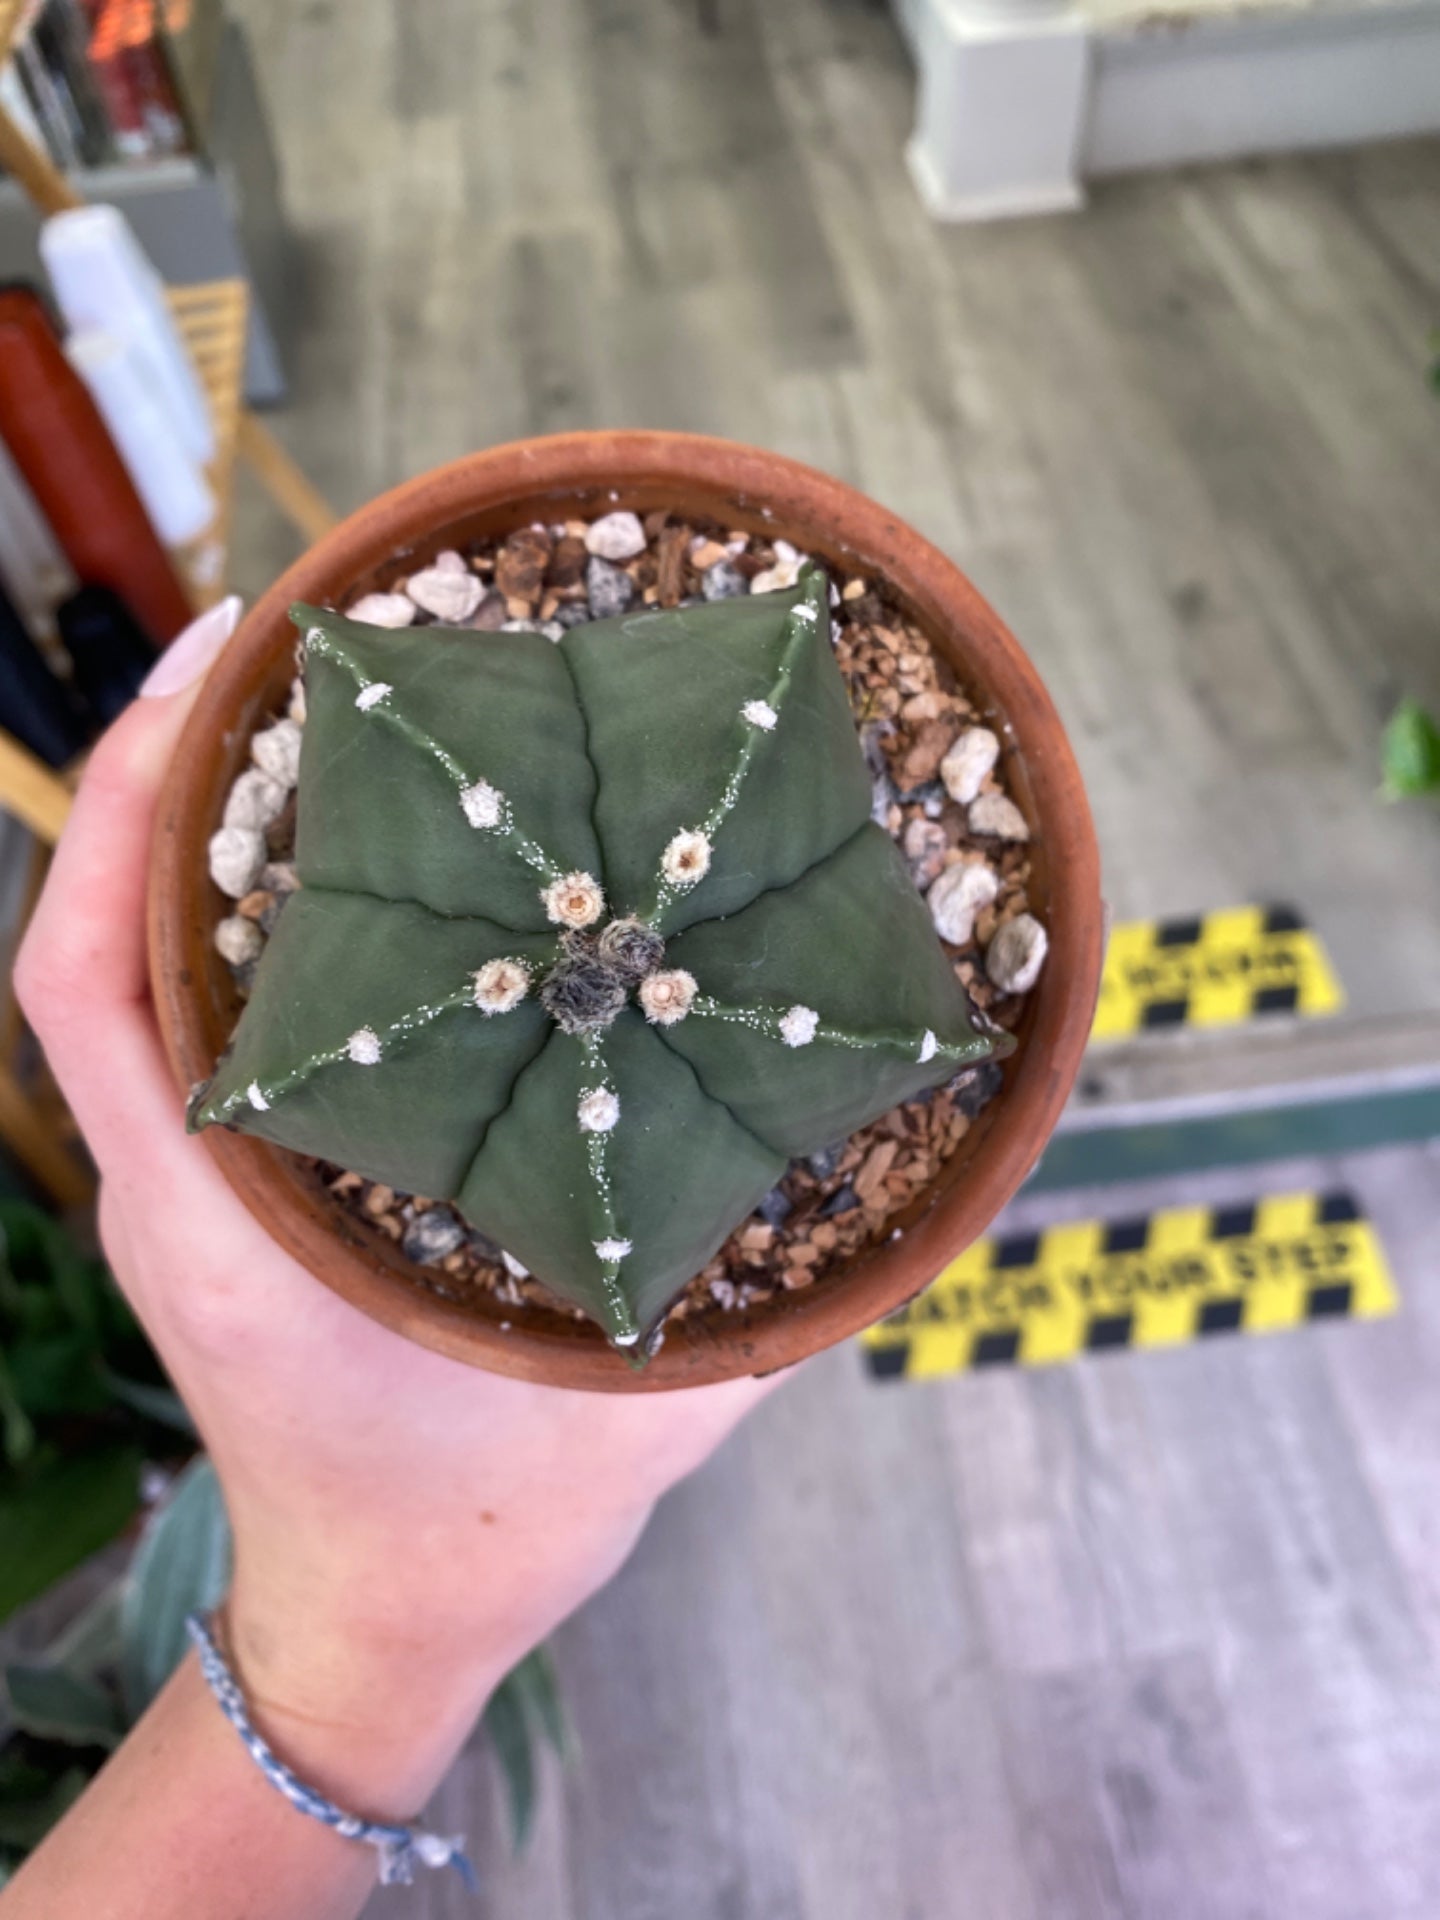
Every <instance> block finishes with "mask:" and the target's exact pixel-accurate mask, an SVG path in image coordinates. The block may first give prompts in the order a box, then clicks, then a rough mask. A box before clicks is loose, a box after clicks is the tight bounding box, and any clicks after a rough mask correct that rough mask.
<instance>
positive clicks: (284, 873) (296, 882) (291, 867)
mask: <svg viewBox="0 0 1440 1920" xmlns="http://www.w3.org/2000/svg"><path fill="white" fill-rule="evenodd" d="M260 885H261V886H262V887H266V888H268V889H269V891H270V892H271V893H297V892H298V891H299V888H300V875H299V874H298V873H297V872H296V871H295V862H294V861H293V860H271V861H269V862H267V864H266V865H265V866H263V867H262V868H261V869H260Z"/></svg>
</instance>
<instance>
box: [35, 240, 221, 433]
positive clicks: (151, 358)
mask: <svg viewBox="0 0 1440 1920" xmlns="http://www.w3.org/2000/svg"><path fill="white" fill-rule="evenodd" d="M40 256H41V258H42V259H43V261H44V262H45V271H46V272H47V273H48V274H49V276H50V284H51V286H52V287H53V288H54V291H55V299H56V302H57V304H58V306H59V308H60V311H61V313H62V314H63V315H64V318H65V323H66V325H67V326H68V327H69V328H70V329H71V330H72V331H73V332H76V333H88V332H94V331H100V332H104V333H108V334H109V335H110V336H111V337H112V338H113V339H115V340H117V341H119V343H120V345H121V346H122V347H123V348H124V349H125V350H126V352H127V353H128V354H129V355H131V356H133V358H134V359H135V361H136V363H137V364H143V366H144V368H145V376H146V380H147V383H148V385H149V386H150V388H151V390H152V392H155V393H157V394H159V395H161V396H162V397H163V403H164V405H165V407H166V410H167V411H168V412H169V413H170V415H171V416H172V417H173V419H174V421H175V425H176V431H177V432H178V434H179V436H180V441H181V444H182V446H183V447H184V448H185V450H186V452H187V453H188V454H189V455H190V456H191V458H192V459H193V460H195V461H198V462H199V463H200V464H201V465H202V466H203V465H204V464H205V462H206V461H208V460H211V459H213V458H214V455H215V434H214V431H213V428H212V426H211V423H210V410H209V407H208V406H207V404H206V400H205V389H204V388H203V387H202V386H201V384H200V379H199V376H198V374H197V373H196V371H195V368H194V366H193V365H192V364H191V361H190V356H189V354H188V353H186V351H185V343H184V341H183V340H182V339H181V337H180V333H179V330H178V329H177V327H176V325H175V322H174V320H173V319H172V318H171V314H170V309H169V307H168V306H167V305H166V301H165V288H164V284H163V282H162V281H161V279H160V276H159V274H157V273H156V271H155V269H154V267H153V266H151V264H150V260H149V257H148V255H147V254H146V253H145V251H144V249H143V248H142V247H141V245H140V242H139V241H138V240H137V239H136V238H135V235H134V232H133V231H132V229H131V226H130V223H129V221H128V220H127V219H126V218H125V216H124V215H123V214H122V213H120V212H118V211H117V210H116V209H115V208H114V207H107V206H93V207H72V208H69V209H68V210H67V211H66V212H64V213H57V214H53V215H52V216H51V218H50V219H48V220H47V221H46V222H45V224H44V225H43V226H42V227H41V229H40Z"/></svg>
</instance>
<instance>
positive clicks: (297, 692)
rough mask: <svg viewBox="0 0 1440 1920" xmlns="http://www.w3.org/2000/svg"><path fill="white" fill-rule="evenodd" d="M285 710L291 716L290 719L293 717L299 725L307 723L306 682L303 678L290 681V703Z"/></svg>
mask: <svg viewBox="0 0 1440 1920" xmlns="http://www.w3.org/2000/svg"><path fill="white" fill-rule="evenodd" d="M285 711H286V713H287V714H288V716H289V717H290V719H292V720H293V721H294V722H295V724H296V726H297V727H303V726H304V724H305V682H304V681H303V680H292V681H291V682H290V705H289V706H288V707H287V708H286V709H285Z"/></svg>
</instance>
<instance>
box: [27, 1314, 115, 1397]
mask: <svg viewBox="0 0 1440 1920" xmlns="http://www.w3.org/2000/svg"><path fill="white" fill-rule="evenodd" d="M98 1357H99V1356H98V1350H97V1348H96V1346H95V1343H94V1341H93V1340H92V1338H91V1336H90V1335H89V1334H88V1333H87V1332H86V1331H85V1330H84V1329H83V1328H76V1327H69V1328H66V1329H65V1330H63V1331H62V1332H59V1333H51V1334H41V1335H35V1336H32V1337H30V1338H28V1339H23V1340H18V1341H16V1343H15V1344H14V1346H13V1347H11V1348H10V1351H9V1354H8V1360H9V1365H10V1377H11V1379H12V1380H13V1381H14V1384H15V1391H16V1394H17V1395H18V1397H19V1399H20V1402H21V1404H22V1405H23V1406H24V1407H25V1409H26V1411H27V1412H28V1413H30V1414H32V1415H35V1416H41V1415H45V1414H52V1415H53V1414H67V1413H70V1414H91V1413H104V1411H105V1410H106V1408H107V1407H108V1406H109V1405H110V1395H109V1394H108V1393H107V1392H106V1391H105V1387H104V1385H103V1383H102V1382H101V1379H100V1375H99V1371H98V1369H97V1365H96V1363H97V1360H98Z"/></svg>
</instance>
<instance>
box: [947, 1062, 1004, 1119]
mask: <svg viewBox="0 0 1440 1920" xmlns="http://www.w3.org/2000/svg"><path fill="white" fill-rule="evenodd" d="M1004 1084H1005V1074H1004V1070H1003V1069H1002V1068H1000V1067H998V1066H997V1065H996V1064H995V1062H994V1061H993V1060H982V1061H981V1062H980V1064H979V1066H978V1067H966V1068H965V1070H964V1072H963V1073H957V1074H956V1076H955V1078H954V1079H953V1080H952V1081H951V1082H950V1097H951V1100H952V1102H953V1103H954V1107H955V1111H956V1112H957V1113H958V1114H962V1115H963V1116H964V1118H965V1119H967V1120H975V1119H977V1118H978V1117H979V1115H980V1114H981V1113H982V1112H983V1111H984V1109H985V1108H986V1107H988V1106H989V1104H990V1102H991V1101H992V1100H993V1099H994V1098H995V1096H996V1094H997V1093H998V1092H999V1091H1000V1089H1001V1087H1002V1086H1003V1085H1004Z"/></svg>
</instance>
